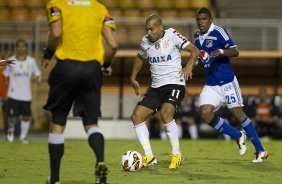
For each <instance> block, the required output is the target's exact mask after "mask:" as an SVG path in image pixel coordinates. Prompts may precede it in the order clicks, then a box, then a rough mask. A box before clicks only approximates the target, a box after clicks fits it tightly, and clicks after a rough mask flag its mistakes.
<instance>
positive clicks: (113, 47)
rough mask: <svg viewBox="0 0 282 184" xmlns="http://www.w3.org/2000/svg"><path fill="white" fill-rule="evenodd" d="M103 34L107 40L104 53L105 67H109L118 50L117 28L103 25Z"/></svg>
mask: <svg viewBox="0 0 282 184" xmlns="http://www.w3.org/2000/svg"><path fill="white" fill-rule="evenodd" d="M102 34H103V37H104V38H105V40H106V42H107V47H106V48H105V54H104V67H105V68H107V67H108V66H110V65H111V61H112V58H113V57H114V56H115V54H116V52H117V50H118V41H117V37H116V33H115V30H114V29H112V28H111V27H108V26H106V25H103V28H102Z"/></svg>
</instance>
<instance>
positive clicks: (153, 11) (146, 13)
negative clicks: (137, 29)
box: [141, 9, 160, 17]
mask: <svg viewBox="0 0 282 184" xmlns="http://www.w3.org/2000/svg"><path fill="white" fill-rule="evenodd" d="M152 14H156V15H160V12H159V11H158V10H157V9H144V10H143V11H142V14H141V16H142V17H148V16H150V15H152Z"/></svg>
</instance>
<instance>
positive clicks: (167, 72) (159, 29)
mask: <svg viewBox="0 0 282 184" xmlns="http://www.w3.org/2000/svg"><path fill="white" fill-rule="evenodd" d="M146 31H147V35H146V36H144V37H143V38H142V41H141V47H140V50H139V52H138V56H137V58H136V59H135V61H134V64H133V69H132V73H131V77H130V80H131V83H132V86H133V88H134V89H135V93H136V95H139V83H138V82H137V80H136V77H137V75H138V73H139V71H140V70H141V68H142V66H143V63H144V62H149V63H150V64H151V69H150V70H151V77H152V84H151V87H150V88H149V90H148V91H147V93H146V94H145V95H144V98H143V99H142V100H141V101H140V102H139V103H138V104H137V105H136V107H135V109H134V111H133V114H132V116H131V120H132V122H133V124H134V129H135V132H136V135H137V138H138V140H139V141H140V143H141V145H142V147H143V149H144V151H145V156H144V157H143V165H144V166H150V165H153V164H156V163H157V160H156V158H155V157H154V155H153V152H152V149H151V146H150V142H149V132H148V128H147V126H146V123H145V122H146V120H147V119H148V118H150V117H151V116H152V115H153V114H154V113H155V112H156V111H159V113H160V117H161V119H162V122H163V123H164V125H165V130H166V132H167V135H168V138H169V140H170V142H171V146H172V159H171V164H170V165H169V169H176V168H177V167H179V165H180V163H181V161H182V155H181V151H180V147H179V140H178V129H177V125H176V123H175V120H174V119H173V118H174V114H175V112H176V111H177V109H178V107H179V106H180V103H181V101H182V99H183V98H184V95H185V81H186V80H188V79H189V78H192V69H193V66H194V63H195V61H196V58H197V57H198V49H197V48H196V47H195V46H194V45H193V44H191V43H190V42H189V41H188V40H187V39H186V38H185V37H184V36H182V35H181V34H180V33H178V32H177V31H176V30H174V29H172V28H169V29H166V30H164V27H163V24H162V20H161V18H160V17H159V16H157V15H151V16H149V17H148V18H147V19H146ZM181 49H183V50H185V51H187V52H189V53H191V57H190V59H189V61H188V63H187V64H186V66H184V67H183V68H182V66H181V55H180V50H181Z"/></svg>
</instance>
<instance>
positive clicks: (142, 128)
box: [134, 122, 154, 156]
mask: <svg viewBox="0 0 282 184" xmlns="http://www.w3.org/2000/svg"><path fill="white" fill-rule="evenodd" d="M134 130H135V133H136V135H137V138H138V140H139V142H140V143H141V145H142V147H143V149H144V152H145V155H146V156H154V155H153V152H152V148H151V144H150V141H149V131H148V128H147V126H146V122H143V123H141V124H138V125H135V126H134Z"/></svg>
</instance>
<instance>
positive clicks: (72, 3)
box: [47, 0, 116, 65]
mask: <svg viewBox="0 0 282 184" xmlns="http://www.w3.org/2000/svg"><path fill="white" fill-rule="evenodd" d="M47 12H48V23H49V24H51V23H52V22H54V21H56V20H59V19H62V22H63V33H62V40H61V41H60V43H59V45H58V47H57V50H56V52H55V55H56V57H57V58H59V59H60V60H65V59H71V60H77V61H81V62H86V61H91V60H97V61H99V62H100V63H101V65H102V64H103V63H104V61H103V57H104V47H103V42H102V26H103V25H106V26H109V27H111V28H112V29H115V26H116V25H115V22H114V20H113V19H112V18H111V17H110V16H109V12H108V10H107V9H106V8H105V7H104V6H103V5H102V4H100V3H99V2H97V1H96V0H51V1H49V3H48V4H47Z"/></svg>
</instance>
